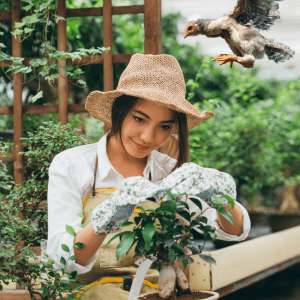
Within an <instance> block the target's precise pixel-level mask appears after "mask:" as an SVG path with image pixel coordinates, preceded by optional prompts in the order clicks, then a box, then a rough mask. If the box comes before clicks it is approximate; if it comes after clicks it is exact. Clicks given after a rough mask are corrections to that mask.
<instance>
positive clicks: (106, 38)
mask: <svg viewBox="0 0 300 300" xmlns="http://www.w3.org/2000/svg"><path fill="white" fill-rule="evenodd" d="M140 13H142V14H144V29H145V54H161V53H162V32H161V0H144V4H143V5H132V6H113V5H112V0H104V1H103V7H100V8H80V9H68V8H67V7H66V0H58V7H57V15H59V16H61V17H63V18H64V19H66V21H63V20H60V21H59V22H58V24H57V41H58V42H57V50H58V51H67V19H68V18H70V17H81V18H82V17H88V16H95V17H99V16H102V17H103V46H104V47H110V50H109V51H108V52H107V53H106V54H105V55H104V56H103V59H102V60H99V59H95V57H94V56H88V57H86V58H85V59H84V61H75V63H78V64H79V65H80V64H83V63H84V64H87V63H91V64H103V72H104V74H103V75H104V76H103V78H104V82H103V86H104V91H110V90H113V72H114V71H113V70H114V64H117V63H128V62H129V60H130V58H131V56H132V55H133V53H124V54H117V55H114V54H112V52H113V25H112V16H113V15H122V14H140ZM26 15H28V13H27V12H26V13H25V12H24V11H22V10H21V0H12V11H11V12H0V21H4V20H11V21H12V27H13V30H14V29H15V26H14V24H15V23H16V22H21V19H22V18H23V17H24V16H26ZM12 56H13V57H22V42H19V41H18V39H16V38H14V37H12ZM32 59H36V57H34V58H33V57H26V58H25V59H24V61H23V63H24V65H26V66H28V65H29V62H30V60H32ZM66 63H67V62H66V61H64V62H60V64H61V65H62V66H64V65H66ZM9 65H10V62H8V61H5V62H4V65H3V66H4V67H6V68H7V67H9ZM61 74H62V75H64V73H61ZM22 89H23V85H22V74H21V73H17V74H15V75H13V94H14V96H13V97H14V99H13V100H14V101H13V106H0V114H12V115H13V119H14V127H13V130H14V150H13V152H12V153H9V156H3V157H0V158H1V159H2V160H3V161H10V162H14V180H15V183H16V184H19V183H21V182H22V181H23V157H22V155H20V154H19V152H21V151H22V150H23V149H22V148H23V147H22V142H21V138H22V136H23V114H47V113H58V116H59V122H61V124H63V125H65V124H67V123H68V113H82V112H86V110H85V108H84V104H68V83H67V81H66V80H65V79H64V78H63V76H60V77H59V79H58V100H59V103H58V105H46V106H45V105H23V104H22Z"/></svg>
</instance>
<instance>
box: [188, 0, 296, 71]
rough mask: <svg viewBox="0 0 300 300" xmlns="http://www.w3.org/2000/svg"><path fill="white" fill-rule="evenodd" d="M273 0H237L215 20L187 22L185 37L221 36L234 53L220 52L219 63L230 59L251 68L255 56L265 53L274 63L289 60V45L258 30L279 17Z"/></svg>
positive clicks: (217, 58)
mask: <svg viewBox="0 0 300 300" xmlns="http://www.w3.org/2000/svg"><path fill="white" fill-rule="evenodd" d="M276 1H281V0H238V1H237V5H236V7H235V8H234V10H233V11H232V12H231V13H229V14H226V15H224V16H223V17H221V18H218V19H216V20H208V19H199V20H197V21H191V22H189V23H188V24H187V26H186V28H185V31H184V38H186V37H187V36H190V35H199V34H202V35H205V36H207V37H209V38H214V37H222V38H223V39H224V40H225V41H226V42H227V44H228V45H229V47H230V48H231V50H232V52H233V53H234V54H235V55H230V54H219V55H217V57H216V58H215V59H213V60H214V61H219V62H221V63H220V65H223V64H226V63H228V62H230V66H231V67H232V65H233V62H237V63H239V64H241V65H243V66H244V67H245V68H252V67H253V66H254V62H255V59H256V58H262V57H263V56H264V54H266V55H267V57H268V59H271V60H274V61H275V62H276V63H278V62H284V61H285V60H287V59H290V58H291V57H292V56H293V55H294V54H295V51H293V50H291V49H290V48H289V47H288V46H286V45H284V44H281V43H278V42H274V40H273V39H267V38H265V37H264V36H262V35H261V34H260V33H259V32H258V30H257V29H261V30H268V29H270V27H271V26H272V25H273V24H274V22H275V21H276V20H277V19H279V18H280V16H279V12H278V8H279V5H278V3H277V2H276Z"/></svg>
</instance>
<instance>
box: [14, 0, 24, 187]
mask: <svg viewBox="0 0 300 300" xmlns="http://www.w3.org/2000/svg"><path fill="white" fill-rule="evenodd" d="M16 22H21V0H13V1H12V27H13V30H15V23H16ZM20 39H21V37H20V36H16V37H14V36H13V37H12V56H13V57H22V43H21V42H20ZM22 82H23V79H22V74H21V73H17V74H14V75H13V92H14V105H13V114H14V127H13V128H14V152H15V153H16V154H17V155H16V160H15V162H14V180H15V183H16V184H19V183H22V181H23V156H22V155H19V154H18V153H19V152H22V151H23V146H22V142H21V138H22V137H23V115H22V105H23V103H22Z"/></svg>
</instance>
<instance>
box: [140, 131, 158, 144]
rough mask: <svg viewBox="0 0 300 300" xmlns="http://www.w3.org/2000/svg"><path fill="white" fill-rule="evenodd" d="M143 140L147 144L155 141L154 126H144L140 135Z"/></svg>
mask: <svg viewBox="0 0 300 300" xmlns="http://www.w3.org/2000/svg"><path fill="white" fill-rule="evenodd" d="M140 138H141V140H143V142H144V143H145V144H151V143H153V141H154V139H155V132H154V129H153V128H149V127H148V128H144V129H143V131H142V132H141V135H140Z"/></svg>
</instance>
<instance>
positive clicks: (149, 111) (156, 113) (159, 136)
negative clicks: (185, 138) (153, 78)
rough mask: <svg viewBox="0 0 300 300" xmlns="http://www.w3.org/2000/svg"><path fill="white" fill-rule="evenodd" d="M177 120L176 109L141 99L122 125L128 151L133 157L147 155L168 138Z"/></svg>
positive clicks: (124, 143) (122, 134)
mask: <svg viewBox="0 0 300 300" xmlns="http://www.w3.org/2000/svg"><path fill="white" fill-rule="evenodd" d="M175 121H176V114H175V111H173V110H171V109H169V108H168V107H166V106H162V105H158V104H155V103H153V102H150V101H147V100H144V99H139V100H138V101H137V102H136V103H135V105H133V107H132V108H131V109H130V111H129V112H128V114H127V116H126V117H125V119H124V121H123V125H122V130H121V137H122V142H123V145H124V148H125V150H126V152H127V153H128V154H129V155H130V156H132V157H133V158H144V157H146V156H147V155H148V154H149V153H150V152H151V151H153V150H155V149H157V148H159V147H160V146H161V145H162V144H163V143H164V142H165V141H166V140H167V139H168V137H169V136H170V135H171V132H172V129H173V126H174V125H175Z"/></svg>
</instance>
